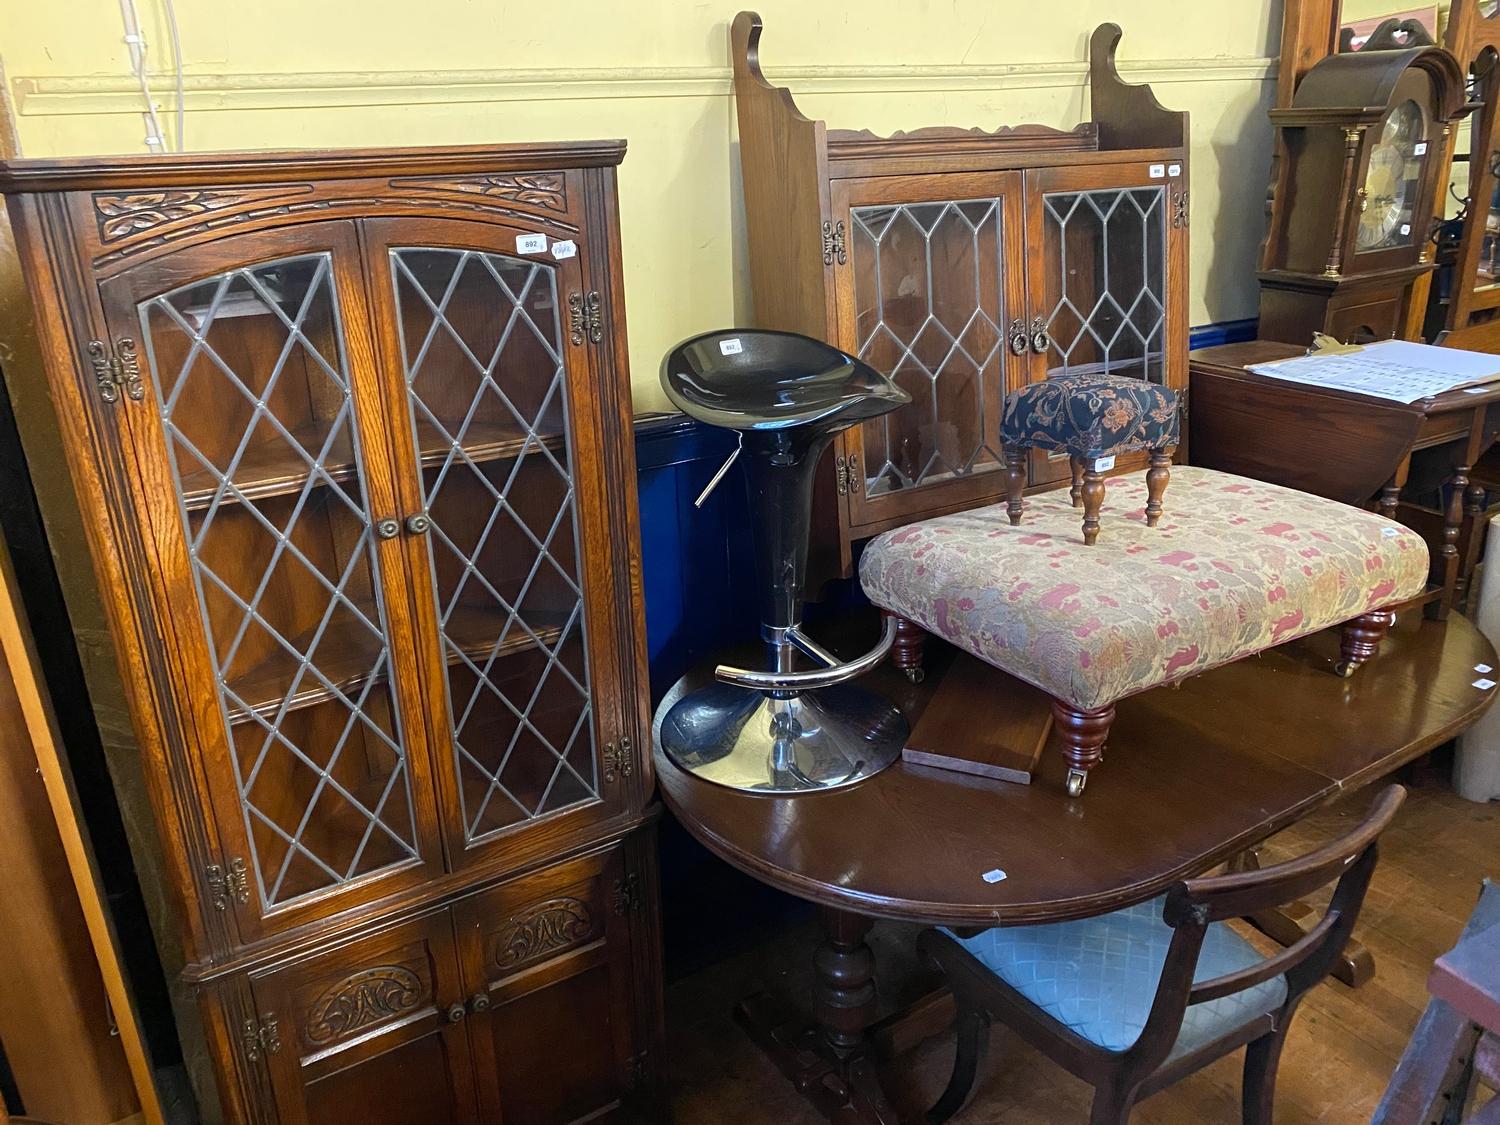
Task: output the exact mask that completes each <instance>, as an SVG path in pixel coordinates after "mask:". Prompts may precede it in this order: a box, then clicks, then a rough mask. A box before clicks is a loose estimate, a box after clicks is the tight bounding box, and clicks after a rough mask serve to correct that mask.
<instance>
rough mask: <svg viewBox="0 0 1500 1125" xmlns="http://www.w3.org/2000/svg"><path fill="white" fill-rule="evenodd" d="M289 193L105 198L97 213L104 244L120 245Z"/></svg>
mask: <svg viewBox="0 0 1500 1125" xmlns="http://www.w3.org/2000/svg"><path fill="white" fill-rule="evenodd" d="M296 190H299V191H305V190H306V188H305V187H302V186H299V187H298V188H297V189H296ZM286 192H287V189H286V188H284V187H278V188H273V189H269V190H267V189H261V190H239V191H236V190H226V189H206V188H205V189H200V190H182V191H145V192H132V193H130V194H126V195H107V194H105V195H95V196H94V210H95V211H96V212H97V219H98V222H99V237H100V239H101V240H102V241H104V242H117V241H119V240H120V239H122V238H128V237H129V236H130V235H133V234H138V233H139V232H141V231H143V230H150V229H151V228H152V227H158V226H161V225H162V224H163V223H172V222H176V221H177V220H179V219H190V218H192V217H193V216H195V215H202V214H206V213H208V212H210V211H218V210H221V209H222V208H225V207H233V206H235V205H236V204H239V203H244V202H247V201H250V200H256V199H263V198H265V197H266V196H269V195H284V194H286Z"/></svg>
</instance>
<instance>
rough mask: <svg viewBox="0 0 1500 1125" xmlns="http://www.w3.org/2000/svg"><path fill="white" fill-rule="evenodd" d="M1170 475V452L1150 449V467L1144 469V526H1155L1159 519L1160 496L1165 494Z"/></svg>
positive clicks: (1160, 510) (1160, 511)
mask: <svg viewBox="0 0 1500 1125" xmlns="http://www.w3.org/2000/svg"><path fill="white" fill-rule="evenodd" d="M1171 475H1172V454H1171V453H1170V452H1169V451H1167V450H1165V449H1153V450H1152V451H1151V467H1150V468H1149V469H1147V470H1146V526H1147V527H1155V526H1156V525H1157V524H1158V523H1159V522H1160V521H1161V513H1162V498H1163V497H1164V496H1166V494H1167V481H1168V480H1169V479H1170V478H1171Z"/></svg>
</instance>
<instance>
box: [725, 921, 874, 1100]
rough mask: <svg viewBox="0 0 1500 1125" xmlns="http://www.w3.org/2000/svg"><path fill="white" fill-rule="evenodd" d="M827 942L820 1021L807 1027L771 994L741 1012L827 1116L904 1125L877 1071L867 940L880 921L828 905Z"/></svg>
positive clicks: (817, 985) (821, 949)
mask: <svg viewBox="0 0 1500 1125" xmlns="http://www.w3.org/2000/svg"><path fill="white" fill-rule="evenodd" d="M820 916H821V919H822V923H823V939H822V941H821V942H820V943H819V944H818V948H817V950H816V951H815V952H814V953H813V968H814V971H815V982H814V985H813V1018H814V1020H815V1026H814V1027H812V1028H807V1027H806V1026H805V1025H799V1023H798V1021H796V1020H795V1019H794V1018H788V1017H787V1014H786V1012H785V1011H784V1010H782V1009H780V1008H779V1007H778V1006H777V1005H776V1004H775V1003H774V1002H773V1001H771V1000H770V998H769V997H766V996H763V995H762V996H754V997H751V998H750V999H748V1000H746V1001H745V1002H744V1003H743V1004H741V1005H740V1007H739V1010H738V1015H739V1018H740V1021H741V1022H742V1023H743V1024H744V1026H745V1028H746V1030H747V1031H748V1032H749V1033H750V1036H751V1038H753V1039H754V1040H755V1041H756V1043H758V1044H759V1045H760V1046H761V1048H762V1049H763V1050H765V1051H766V1053H767V1054H769V1055H770V1056H771V1059H772V1061H774V1062H775V1063H776V1065H777V1067H778V1068H779V1069H780V1070H781V1072H782V1073H783V1074H785V1075H786V1076H787V1078H789V1079H791V1081H792V1083H793V1084H794V1085H795V1086H796V1088H797V1090H798V1092H799V1093H800V1094H801V1095H802V1096H803V1097H804V1098H806V1099H807V1100H808V1101H809V1102H811V1103H812V1104H813V1105H814V1106H815V1107H816V1108H817V1109H818V1111H819V1112H820V1113H822V1114H823V1116H825V1117H827V1118H829V1119H830V1120H832V1121H837V1122H843V1123H846V1125H899V1119H898V1118H897V1116H896V1111H895V1110H894V1109H892V1108H891V1105H890V1103H889V1102H888V1101H887V1100H886V1097H885V1092H884V1091H883V1090H882V1089H881V1087H880V1079H879V1076H878V1075H877V1073H876V1070H875V1063H874V1058H873V1053H874V1052H873V1044H872V1040H871V1038H870V1035H869V1028H870V1026H871V1024H873V1023H874V1022H875V954H874V953H873V952H872V951H871V949H870V947H869V945H868V944H867V943H866V941H865V938H866V936H867V935H868V934H869V932H870V927H871V926H872V925H874V919H872V918H867V917H865V916H864V915H862V914H853V913H850V912H849V911H847V910H837V909H835V908H833V907H830V906H825V907H822V908H821V910H820Z"/></svg>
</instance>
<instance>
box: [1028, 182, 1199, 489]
mask: <svg viewBox="0 0 1500 1125" xmlns="http://www.w3.org/2000/svg"><path fill="white" fill-rule="evenodd" d="M1025 175H1026V192H1027V195H1026V218H1027V224H1028V230H1027V240H1026V245H1027V262H1028V267H1029V270H1030V278H1029V286H1028V289H1029V292H1030V295H1031V304H1030V307H1029V308H1028V310H1027V323H1028V325H1030V326H1031V327H1032V332H1031V335H1032V348H1031V353H1032V364H1033V366H1032V375H1031V378H1032V380H1033V381H1036V380H1041V379H1047V378H1051V377H1052V376H1054V375H1063V374H1068V373H1070V372H1103V373H1107V374H1110V375H1120V376H1125V377H1127V378H1132V379H1147V380H1150V381H1151V382H1153V383H1164V384H1166V385H1168V386H1170V387H1172V388H1174V389H1176V390H1178V391H1179V392H1184V391H1185V390H1186V387H1187V327H1186V326H1187V304H1186V300H1187V290H1186V254H1187V237H1186V230H1185V224H1186V221H1187V197H1186V195H1185V194H1184V193H1185V190H1186V189H1185V188H1184V186H1183V185H1184V183H1185V178H1184V175H1183V168H1182V166H1181V165H1179V164H1169V163H1164V162H1163V163H1142V164H1101V165H1092V166H1080V167H1064V168H1042V169H1035V170H1031V171H1028V172H1026V174H1025ZM1144 464H1145V460H1144V455H1134V456H1132V457H1131V458H1128V459H1127V458H1121V460H1120V462H1119V463H1118V464H1117V465H1116V471H1119V470H1121V469H1125V468H1129V467H1140V466H1144ZM1068 476H1069V468H1068V459H1067V457H1066V456H1058V457H1049V456H1047V454H1045V453H1044V452H1036V453H1034V454H1033V457H1032V464H1031V481H1032V483H1033V484H1040V483H1043V482H1046V481H1054V480H1062V479H1066V478H1067V477H1068Z"/></svg>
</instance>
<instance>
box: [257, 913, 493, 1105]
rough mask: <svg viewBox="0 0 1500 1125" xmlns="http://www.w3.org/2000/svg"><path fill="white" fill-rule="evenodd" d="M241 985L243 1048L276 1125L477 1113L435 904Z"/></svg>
mask: <svg viewBox="0 0 1500 1125" xmlns="http://www.w3.org/2000/svg"><path fill="white" fill-rule="evenodd" d="M251 991H252V994H253V996H254V998H255V1004H256V1008H257V1015H258V1017H259V1028H258V1029H257V1030H258V1036H251V1037H249V1038H247V1040H246V1042H247V1047H248V1049H249V1050H250V1051H251V1052H252V1053H253V1052H257V1051H258V1053H259V1054H260V1056H261V1057H262V1058H264V1060H265V1063H266V1065H267V1066H268V1067H269V1070H270V1076H271V1086H272V1089H273V1091H274V1094H275V1098H276V1106H277V1115H278V1119H279V1121H280V1123H281V1125H294V1123H295V1125H340V1123H342V1122H350V1123H354V1122H357V1123H358V1125H450V1123H451V1125H469V1123H474V1122H479V1121H481V1120H484V1118H482V1117H481V1116H480V1114H479V1108H478V1100H477V1096H476V1091H475V1088H474V1071H473V1061H472V1054H471V1045H470V1039H469V1035H470V1029H469V1027H468V1020H467V1018H466V1017H467V1015H468V1009H467V1008H466V1007H465V1006H464V1004H463V1003H462V994H461V982H460V977H459V973H458V963H457V958H456V954H455V950H454V944H453V928H452V922H451V919H450V915H449V914H448V912H447V911H446V910H443V911H439V912H437V913H435V914H431V915H427V916H425V917H422V918H417V919H414V920H412V921H411V922H407V923H403V924H402V925H400V926H396V927H392V928H391V929H389V930H385V931H382V932H381V933H378V934H375V935H372V936H370V937H367V938H362V939H360V940H358V941H355V942H351V943H349V944H348V945H344V946H340V947H338V948H335V949H332V950H328V951H326V952H320V953H316V954H312V955H310V956H307V957H304V958H302V959H299V960H297V961H294V962H291V963H290V964H287V965H284V966H280V967H278V968H275V969H271V970H267V971H264V972H261V973H257V974H256V975H255V976H254V977H252V980H251ZM248 1030H249V1029H248V1028H247V1032H248ZM256 1037H258V1039H259V1042H258V1043H251V1041H250V1040H251V1039H253V1038H256Z"/></svg>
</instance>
